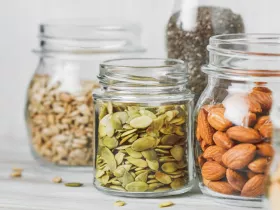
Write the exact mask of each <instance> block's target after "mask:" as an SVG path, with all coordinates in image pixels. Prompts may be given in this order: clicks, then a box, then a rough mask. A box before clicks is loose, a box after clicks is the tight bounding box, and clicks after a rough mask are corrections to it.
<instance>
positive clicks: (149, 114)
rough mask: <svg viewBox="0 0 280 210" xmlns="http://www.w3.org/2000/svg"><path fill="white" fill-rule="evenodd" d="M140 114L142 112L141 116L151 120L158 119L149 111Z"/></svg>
mask: <svg viewBox="0 0 280 210" xmlns="http://www.w3.org/2000/svg"><path fill="white" fill-rule="evenodd" d="M139 112H140V114H141V115H144V116H148V117H150V118H151V119H156V118H157V116H156V115H155V114H154V113H153V112H151V111H149V110H140V111H139Z"/></svg>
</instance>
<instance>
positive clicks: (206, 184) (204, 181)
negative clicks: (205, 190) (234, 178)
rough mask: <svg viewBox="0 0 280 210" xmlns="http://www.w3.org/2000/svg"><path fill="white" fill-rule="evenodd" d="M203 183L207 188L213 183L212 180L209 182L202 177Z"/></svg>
mask: <svg viewBox="0 0 280 210" xmlns="http://www.w3.org/2000/svg"><path fill="white" fill-rule="evenodd" d="M202 181H203V184H204V185H205V186H207V187H208V185H209V183H210V182H211V181H210V180H207V179H205V178H203V177H202Z"/></svg>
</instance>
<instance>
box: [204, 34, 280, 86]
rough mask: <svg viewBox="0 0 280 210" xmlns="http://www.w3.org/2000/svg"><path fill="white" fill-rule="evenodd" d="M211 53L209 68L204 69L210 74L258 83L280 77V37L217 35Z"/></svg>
mask: <svg viewBox="0 0 280 210" xmlns="http://www.w3.org/2000/svg"><path fill="white" fill-rule="evenodd" d="M207 49H208V51H209V64H208V65H205V66H204V67H203V71H204V72H205V73H207V74H217V76H220V77H225V78H228V77H229V78H230V77H231V76H233V77H234V76H236V77H238V76H239V77H243V79H252V78H254V79H256V80H258V79H260V78H264V77H266V78H269V77H280V34H223V35H217V36H213V37H211V38H210V40H209V45H208V46H207ZM239 79H242V78H239Z"/></svg>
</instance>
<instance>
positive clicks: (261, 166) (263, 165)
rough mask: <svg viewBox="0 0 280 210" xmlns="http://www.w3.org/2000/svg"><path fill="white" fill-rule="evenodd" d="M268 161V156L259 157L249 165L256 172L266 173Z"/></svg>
mask: <svg viewBox="0 0 280 210" xmlns="http://www.w3.org/2000/svg"><path fill="white" fill-rule="evenodd" d="M267 166H268V161H267V159H266V158H259V159H257V160H254V161H253V162H251V163H250V164H249V165H248V168H249V169H250V170H251V171H253V172H255V173H264V172H265V171H266V169H267Z"/></svg>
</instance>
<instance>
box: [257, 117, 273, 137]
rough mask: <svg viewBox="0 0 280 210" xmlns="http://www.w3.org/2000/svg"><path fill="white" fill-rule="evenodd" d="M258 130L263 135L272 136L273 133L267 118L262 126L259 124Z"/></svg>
mask: <svg viewBox="0 0 280 210" xmlns="http://www.w3.org/2000/svg"><path fill="white" fill-rule="evenodd" d="M259 131H260V134H261V135H262V136H263V137H265V138H272V134H273V126H272V122H271V121H269V120H267V121H266V122H265V123H264V124H263V125H262V126H260V128H259Z"/></svg>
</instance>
